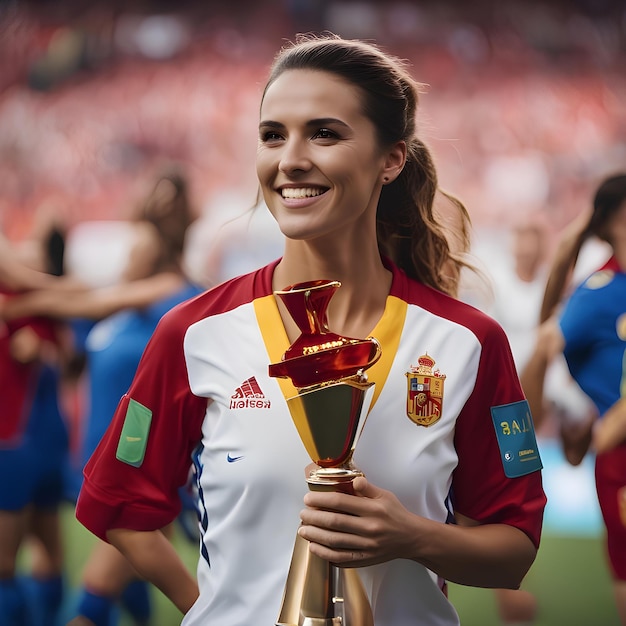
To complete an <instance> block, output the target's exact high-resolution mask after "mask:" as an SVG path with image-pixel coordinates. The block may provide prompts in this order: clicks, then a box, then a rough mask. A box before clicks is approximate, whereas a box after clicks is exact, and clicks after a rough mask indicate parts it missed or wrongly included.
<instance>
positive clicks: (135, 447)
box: [115, 398, 152, 467]
mask: <svg viewBox="0 0 626 626" xmlns="http://www.w3.org/2000/svg"><path fill="white" fill-rule="evenodd" d="M151 422H152V411H151V410H150V409H148V408H147V407H145V406H143V404H140V403H139V402H137V401H135V400H133V399H132V398H131V399H130V401H129V403H128V409H126V417H125V418H124V426H122V433H121V435H120V440H119V441H118V443H117V452H116V453H115V458H117V460H118V461H122V463H128V464H129V465H133V466H134V467H140V466H141V464H142V463H143V458H144V456H145V454H146V445H147V443H148V434H149V432H150V423H151Z"/></svg>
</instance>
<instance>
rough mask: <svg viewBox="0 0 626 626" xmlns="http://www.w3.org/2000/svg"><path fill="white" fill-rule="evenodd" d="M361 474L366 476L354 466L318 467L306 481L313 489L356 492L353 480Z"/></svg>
mask: <svg viewBox="0 0 626 626" xmlns="http://www.w3.org/2000/svg"><path fill="white" fill-rule="evenodd" d="M359 476H364V474H363V472H362V471H361V470H358V469H356V468H352V467H317V468H315V469H314V470H312V471H311V473H310V474H309V475H308V477H307V479H306V482H307V484H308V485H309V489H310V490H311V491H342V492H344V493H354V491H353V489H352V481H353V480H354V479H355V478H358V477H359Z"/></svg>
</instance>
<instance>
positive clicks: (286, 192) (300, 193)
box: [281, 187, 324, 199]
mask: <svg viewBox="0 0 626 626" xmlns="http://www.w3.org/2000/svg"><path fill="white" fill-rule="evenodd" d="M323 193H324V190H323V189H311V188H310V187H302V188H300V189H292V188H285V189H281V194H282V196H283V198H293V199H296V198H312V197H314V196H321V195H322V194H323Z"/></svg>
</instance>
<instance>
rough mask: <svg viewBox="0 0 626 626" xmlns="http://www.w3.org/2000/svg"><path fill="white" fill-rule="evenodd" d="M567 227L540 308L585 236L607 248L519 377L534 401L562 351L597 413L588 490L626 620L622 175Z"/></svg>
mask: <svg viewBox="0 0 626 626" xmlns="http://www.w3.org/2000/svg"><path fill="white" fill-rule="evenodd" d="M581 218H583V219H581ZM575 225H576V228H573V229H569V230H568V231H567V233H566V234H565V236H564V237H563V240H562V242H561V244H560V246H559V254H558V257H557V262H555V263H554V265H553V268H552V271H551V275H550V276H549V278H548V282H547V285H546V292H545V295H544V307H543V308H544V314H546V313H550V312H552V311H554V309H555V306H556V304H555V303H557V302H558V301H559V297H560V294H561V292H562V290H563V285H564V284H565V283H566V281H567V276H568V275H569V274H570V273H571V271H572V269H573V268H574V266H575V264H576V260H577V258H578V254H579V252H580V249H581V247H582V245H583V243H584V242H585V241H587V240H588V239H589V238H591V237H597V238H599V239H601V240H602V241H605V242H607V243H608V244H609V245H610V246H611V248H612V252H613V254H612V256H611V258H610V259H609V260H608V261H607V263H606V264H605V265H604V266H603V267H601V268H600V269H599V270H597V271H596V272H594V273H593V274H591V276H589V277H588V278H587V279H586V280H585V281H583V282H582V283H581V284H580V285H579V286H578V287H577V288H576V289H575V290H574V292H573V293H572V294H571V295H570V296H569V298H568V299H567V300H566V302H565V304H564V306H563V309H562V311H560V312H557V313H553V315H552V316H551V317H549V318H548V319H547V321H545V322H544V323H543V324H542V325H541V327H540V329H539V334H538V339H537V346H536V349H535V352H534V354H533V357H532V358H531V360H530V361H529V363H528V366H527V368H526V369H525V371H524V372H523V380H524V382H525V388H527V389H528V390H529V393H530V394H531V397H533V398H534V399H535V402H536V403H538V402H539V400H540V398H541V390H542V385H543V375H544V373H545V369H546V366H547V364H548V363H549V362H550V360H551V359H552V358H553V356H554V355H555V354H559V353H561V352H562V353H563V355H564V356H565V359H566V361H567V364H568V367H569V370H570V372H571V374H572V376H573V378H574V380H576V382H577V383H578V384H579V386H580V387H581V389H582V390H583V391H584V392H585V393H586V394H587V395H588V396H589V398H591V400H592V401H593V403H594V405H595V408H596V409H597V414H598V416H599V419H598V420H596V422H595V424H594V426H593V430H592V432H591V433H590V436H589V438H588V441H589V440H590V442H591V448H592V449H593V450H594V451H595V453H596V468H595V474H596V489H597V492H598V500H599V503H600V508H601V510H602V515H603V518H604V523H605V525H606V530H607V545H608V557H609V565H610V568H611V574H612V577H613V589H614V595H615V599H616V602H617V610H618V614H619V616H620V620H621V623H622V624H626V550H625V549H624V546H626V517H625V515H624V510H625V508H626V402H625V401H624V398H623V396H624V394H625V392H626V384H625V381H626V365H625V363H626V361H625V360H624V359H625V355H626V274H625V273H624V268H626V174H617V175H614V176H611V177H609V178H607V179H605V180H604V181H603V182H602V184H601V185H600V186H599V187H598V189H597V191H596V193H595V196H594V200H593V211H592V212H591V213H590V214H589V215H587V214H583V215H581V217H579V218H578V219H577V220H575ZM585 450H586V446H585V447H584V448H583V453H584V451H585Z"/></svg>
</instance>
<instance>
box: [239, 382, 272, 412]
mask: <svg viewBox="0 0 626 626" xmlns="http://www.w3.org/2000/svg"><path fill="white" fill-rule="evenodd" d="M230 408H231V409H269V408H270V401H269V400H267V399H266V397H265V394H264V393H263V392H262V391H261V387H259V383H258V382H257V381H256V378H255V377H254V376H253V377H252V378H248V380H246V381H244V382H243V383H241V386H239V387H237V389H236V390H235V393H234V394H233V395H232V396H231V397H230Z"/></svg>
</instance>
